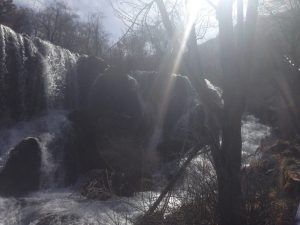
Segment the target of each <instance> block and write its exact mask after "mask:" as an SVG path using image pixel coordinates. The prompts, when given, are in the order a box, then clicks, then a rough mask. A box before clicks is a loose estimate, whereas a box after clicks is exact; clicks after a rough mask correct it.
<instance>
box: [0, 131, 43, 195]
mask: <svg viewBox="0 0 300 225" xmlns="http://www.w3.org/2000/svg"><path fill="white" fill-rule="evenodd" d="M40 169H41V147H40V144H39V141H38V140H37V139H36V138H32V137H30V138H26V139H24V140H23V141H21V142H20V143H19V144H18V145H17V146H16V147H15V148H13V149H12V150H11V151H10V153H9V156H8V159H7V162H6V164H5V166H4V168H3V169H2V171H1V172H0V194H1V195H3V196H20V195H24V194H27V193H29V192H32V191H36V190H38V188H39V184H40Z"/></svg>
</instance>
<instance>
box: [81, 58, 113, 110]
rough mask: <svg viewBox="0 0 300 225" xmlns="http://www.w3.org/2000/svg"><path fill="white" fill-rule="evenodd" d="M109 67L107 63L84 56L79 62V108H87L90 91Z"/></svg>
mask: <svg viewBox="0 0 300 225" xmlns="http://www.w3.org/2000/svg"><path fill="white" fill-rule="evenodd" d="M106 67H107V65H106V63H105V62H104V61H103V60H102V59H99V58H96V57H93V56H82V57H81V58H80V59H79V60H78V62H77V74H78V75H77V83H78V102H79V107H80V108H82V107H84V106H86V103H87V102H88V95H89V91H90V89H91V87H92V85H93V83H94V82H95V80H96V79H97V77H98V76H99V75H100V74H102V73H103V72H104V70H105V68H106Z"/></svg>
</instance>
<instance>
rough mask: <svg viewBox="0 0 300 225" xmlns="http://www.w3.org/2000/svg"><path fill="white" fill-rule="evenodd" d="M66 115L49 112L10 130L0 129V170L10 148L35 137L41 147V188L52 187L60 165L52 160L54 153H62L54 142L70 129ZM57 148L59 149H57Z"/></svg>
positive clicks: (20, 123) (57, 161)
mask: <svg viewBox="0 0 300 225" xmlns="http://www.w3.org/2000/svg"><path fill="white" fill-rule="evenodd" d="M66 113H67V112H65V111H50V112H49V113H47V114H46V115H44V116H41V117H38V118H36V119H34V120H31V121H28V122H26V121H25V122H19V123H17V124H15V125H14V126H13V127H11V128H6V129H0V169H1V168H2V166H3V164H4V163H5V160H6V158H7V156H8V153H9V151H10V149H11V148H13V147H14V146H16V145H17V144H18V143H19V142H20V141H22V140H23V139H24V138H26V137H37V138H38V139H39V142H40V144H41V147H42V168H41V169H42V182H41V187H42V188H47V187H50V186H53V185H54V178H55V177H54V173H55V171H56V169H57V168H58V164H59V163H60V162H59V159H58V160H54V158H53V155H54V151H55V152H59V151H60V152H63V149H62V148H63V144H62V143H59V144H60V145H61V146H57V145H55V141H57V139H58V138H59V137H64V136H66V135H65V133H64V132H67V131H68V130H69V129H70V123H69V121H68V119H67V118H66ZM50 145H51V147H50ZM59 147H60V148H61V149H57V148H59ZM52 153H53V154H52ZM58 158H59V157H58Z"/></svg>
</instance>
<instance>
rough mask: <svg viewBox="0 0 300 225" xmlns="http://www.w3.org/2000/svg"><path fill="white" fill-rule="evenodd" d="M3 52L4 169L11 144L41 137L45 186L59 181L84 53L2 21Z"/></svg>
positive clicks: (0, 126) (0, 134)
mask: <svg viewBox="0 0 300 225" xmlns="http://www.w3.org/2000/svg"><path fill="white" fill-rule="evenodd" d="M0 53H1V54H0V168H2V166H3V164H4V163H5V160H6V158H7V156H8V154H9V152H10V149H11V148H13V147H14V146H15V145H17V144H18V143H19V142H20V141H22V140H23V139H24V138H26V137H29V136H33V137H37V138H38V139H39V141H40V143H41V147H42V168H41V170H42V171H41V172H42V177H41V188H50V187H51V186H55V185H59V183H62V181H58V180H62V177H63V173H62V172H57V170H58V169H59V166H58V165H59V164H60V161H61V158H62V157H63V152H64V151H63V146H64V143H63V139H67V136H66V135H67V134H66V133H67V132H68V129H70V125H69V122H68V120H67V118H66V114H67V111H66V110H68V109H70V108H72V109H75V108H77V107H78V103H77V99H78V84H77V64H78V61H79V59H80V57H82V56H80V55H78V54H74V53H71V52H70V51H69V50H66V49H63V48H61V47H58V46H55V45H53V44H51V43H49V42H47V41H43V40H41V39H39V38H30V37H28V36H25V35H21V34H17V33H15V32H14V31H13V30H11V29H10V28H8V27H5V26H2V25H0ZM58 142H59V143H58ZM57 174H59V175H60V178H57Z"/></svg>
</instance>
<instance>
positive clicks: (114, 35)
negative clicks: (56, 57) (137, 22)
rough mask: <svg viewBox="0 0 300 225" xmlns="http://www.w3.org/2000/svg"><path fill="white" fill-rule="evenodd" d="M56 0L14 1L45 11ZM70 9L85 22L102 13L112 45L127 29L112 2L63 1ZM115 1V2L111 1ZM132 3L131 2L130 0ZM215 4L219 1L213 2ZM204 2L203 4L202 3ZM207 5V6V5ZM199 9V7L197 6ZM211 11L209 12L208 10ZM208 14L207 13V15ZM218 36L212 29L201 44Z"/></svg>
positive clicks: (19, 4)
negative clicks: (93, 14) (90, 16)
mask: <svg viewBox="0 0 300 225" xmlns="http://www.w3.org/2000/svg"><path fill="white" fill-rule="evenodd" d="M51 1H55V0H14V3H15V4H16V5H18V6H27V7H30V8H34V9H36V10H39V9H43V7H45V6H46V5H47V4H49V3H51ZM62 1H64V2H65V3H66V4H67V5H68V6H69V7H71V8H72V9H73V10H75V11H76V13H77V14H78V15H79V16H80V17H81V18H82V19H83V20H84V19H86V18H87V16H88V15H89V14H90V13H95V12H102V13H103V14H104V21H103V25H104V28H105V30H106V31H107V32H108V33H109V34H110V39H111V42H112V43H115V42H116V41H118V39H119V38H120V37H121V36H122V34H123V33H124V32H125V31H126V27H125V25H124V24H123V22H122V21H121V20H120V19H119V18H118V17H117V16H115V15H114V11H113V8H112V6H111V3H110V0H62ZM111 1H114V0H111ZM129 1H130V0H129ZM191 1H192V2H194V3H197V4H199V3H200V4H201V7H202V8H203V7H204V8H203V10H204V11H207V12H211V11H214V10H212V8H211V6H209V5H207V3H206V1H201V0H191ZM211 1H212V2H215V1H217V0H211ZM201 2H202V3H201ZM203 3H206V6H205V4H203ZM197 7H198V6H197ZM207 9H209V10H207ZM206 14H207V13H206ZM207 15H208V16H209V17H210V19H209V20H210V21H214V22H213V24H216V19H215V13H209V14H207ZM216 34H217V29H216V28H214V27H212V29H209V30H208V31H207V32H206V35H205V38H204V39H203V40H201V41H200V42H199V43H202V42H205V41H207V40H209V39H211V38H214V37H215V36H216Z"/></svg>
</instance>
